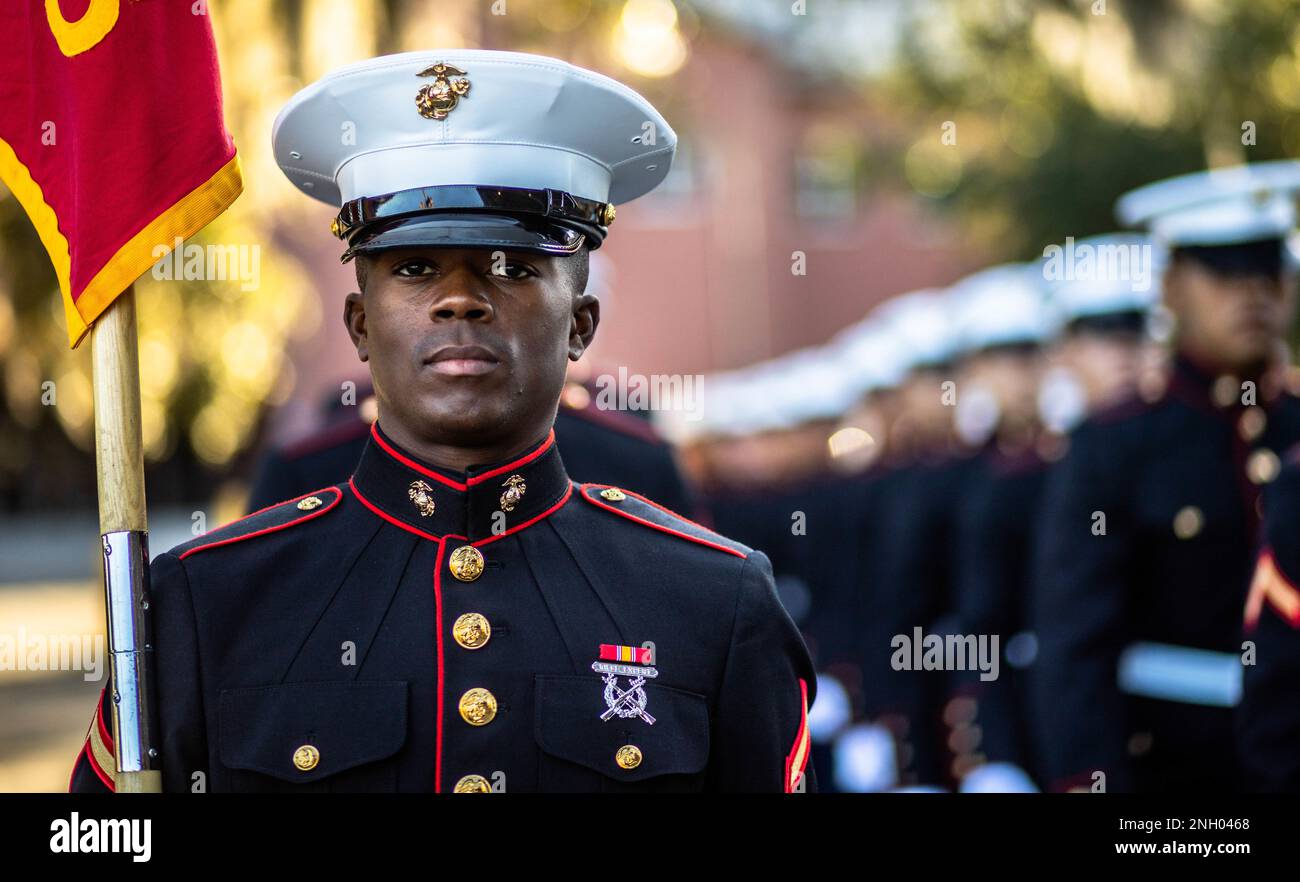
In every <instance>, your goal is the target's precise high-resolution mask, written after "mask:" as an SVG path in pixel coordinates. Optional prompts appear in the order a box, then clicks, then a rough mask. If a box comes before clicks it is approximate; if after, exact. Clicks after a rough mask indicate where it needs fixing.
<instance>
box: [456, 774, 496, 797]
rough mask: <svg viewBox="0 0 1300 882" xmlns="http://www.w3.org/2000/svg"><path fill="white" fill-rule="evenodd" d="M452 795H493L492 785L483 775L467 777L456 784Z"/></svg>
mask: <svg viewBox="0 0 1300 882" xmlns="http://www.w3.org/2000/svg"><path fill="white" fill-rule="evenodd" d="M451 792H452V793H491V792H492V785H491V784H489V783H488V779H487V778H484V777H483V776H482V775H466V776H465V777H464V778H461V779H460V780H459V781H457V782H456V786H455V787H453V788H452V791H451Z"/></svg>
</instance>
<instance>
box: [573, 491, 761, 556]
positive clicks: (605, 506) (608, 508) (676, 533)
mask: <svg viewBox="0 0 1300 882" xmlns="http://www.w3.org/2000/svg"><path fill="white" fill-rule="evenodd" d="M611 486H612V485H610V484H591V483H588V484H583V485H582V490H583V492H582V494H581V495H582V498H583V499H585V500H587V501H588V502H590V503H591V504H592V505H594V506H596V507H597V508H603V509H605V510H606V511H612V512H614V514H617V515H621V516H623V517H625V518H627V519H628V520H629V521H636V522H637V523H638V524H642V525H644V526H647V527H650V528H651V529H654V530H658V531H659V532H661V533H667V534H668V535H670V536H677V537H678V538H680V539H686V540H689V541H691V542H695V543H697V544H699V545H706V546H708V547H709V548H716V549H717V550H718V551H725V552H727V554H734V555H735V556H736V557H738V558H740V559H741V560H745V559H746V558H747V557H748V555H746V554H745V553H744V552H741V551H737V550H736V549H734V548H728V547H727V546H726V545H719V544H718V543H716V542H710V541H709V540H708V539H702V538H700V537H699V536H692V535H691V534H690V533H683V532H681V531H680V530H674V529H672V528H671V527H665V526H663V525H662V524H656V523H655V522H654V521H647V520H646V519H645V518H639V517H637V516H636V515H634V514H630V513H629V512H626V511H624V510H623V509H621V508H616V507H615V506H612V505H608V504H606V503H604V502H598V501H597V500H595V499H593V498H591V497H590V496H588V495H587V493H586V490H587V488H588V487H591V488H593V489H606V488H609V487H611ZM614 489H616V490H618V491H619V492H621V493H624V494H626V495H628V496H633V497H636V498H637V499H639V500H641V501H642V502H644V503H645V504H646V505H649V506H651V507H652V508H657V509H659V510H660V511H662V512H664V513H665V514H670V515H672V516H673V517H675V518H677V519H678V520H682V521H685V522H686V523H688V524H691V525H692V526H695V527H699V528H700V529H701V530H705V531H707V532H709V533H712V532H714V531H713V530H710V529H709V528H708V527H706V526H704V525H703V524H697V523H695V521H693V520H691V519H690V518H686V517H682V516H681V515H679V514H678V513H677V512H675V511H673V510H672V509H668V508H664V507H663V506H662V505H660V504H659V503H657V502H652V501H651V500H649V499H646V498H645V497H644V496H642V495H641V494H640V493H633V492H632V491H631V490H627V489H625V488H623V487H616V488H614Z"/></svg>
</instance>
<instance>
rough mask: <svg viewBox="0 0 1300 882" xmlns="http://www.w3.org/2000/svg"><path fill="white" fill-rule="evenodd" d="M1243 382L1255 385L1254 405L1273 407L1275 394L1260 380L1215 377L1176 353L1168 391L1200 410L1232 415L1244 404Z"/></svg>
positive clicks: (1205, 367)
mask: <svg viewBox="0 0 1300 882" xmlns="http://www.w3.org/2000/svg"><path fill="white" fill-rule="evenodd" d="M1246 381H1251V382H1254V383H1255V384H1256V389H1255V402H1256V403H1257V404H1259V405H1262V406H1263V407H1264V408H1265V409H1267V408H1268V407H1270V406H1271V405H1272V404H1273V402H1274V400H1275V399H1276V398H1277V392H1278V390H1277V389H1275V388H1273V387H1272V385H1271V384H1269V383H1267V382H1265V381H1264V380H1263V379H1262V378H1260V377H1256V376H1240V377H1239V376H1236V375H1234V374H1229V373H1217V372H1216V371H1214V370H1213V369H1212V368H1211V367H1210V366H1209V365H1207V364H1205V363H1204V362H1203V361H1200V360H1198V359H1195V358H1193V357H1192V356H1190V355H1189V354H1187V353H1186V352H1182V351H1179V352H1177V353H1176V354H1175V356H1174V362H1173V367H1172V370H1171V372H1170V378H1169V391H1170V392H1171V393H1173V394H1174V395H1176V396H1178V397H1179V398H1181V399H1183V400H1184V401H1185V402H1187V403H1188V404H1191V405H1193V406H1195V407H1197V408H1199V409H1201V410H1207V411H1210V412H1217V413H1223V414H1226V415H1235V414H1236V413H1237V412H1238V411H1240V410H1241V408H1242V407H1244V406H1245V404H1246V402H1244V401H1243V395H1244V393H1245V390H1244V389H1243V383H1245V382H1246Z"/></svg>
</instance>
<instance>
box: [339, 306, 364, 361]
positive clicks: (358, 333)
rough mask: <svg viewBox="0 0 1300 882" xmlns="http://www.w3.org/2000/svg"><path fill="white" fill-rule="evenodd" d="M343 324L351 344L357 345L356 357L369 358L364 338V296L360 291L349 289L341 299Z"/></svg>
mask: <svg viewBox="0 0 1300 882" xmlns="http://www.w3.org/2000/svg"><path fill="white" fill-rule="evenodd" d="M343 324H345V325H347V328H348V336H349V337H351V338H352V345H353V346H355V347H357V358H359V359H361V360H362V361H369V360H370V352H369V350H368V341H367V338H366V298H365V295H363V294H362V293H361V292H360V291H351V292H349V293H348V296H347V297H345V298H344V299H343Z"/></svg>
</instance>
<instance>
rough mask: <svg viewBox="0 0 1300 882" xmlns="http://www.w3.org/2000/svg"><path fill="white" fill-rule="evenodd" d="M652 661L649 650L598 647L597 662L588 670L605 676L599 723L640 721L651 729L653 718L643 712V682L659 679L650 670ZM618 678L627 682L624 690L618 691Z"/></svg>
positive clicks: (633, 647)
mask: <svg viewBox="0 0 1300 882" xmlns="http://www.w3.org/2000/svg"><path fill="white" fill-rule="evenodd" d="M653 660H654V650H653V649H652V648H651V647H649V646H615V645H613V644H611V643H602V644H600V661H594V662H592V663H591V669H592V670H593V671H595V672H596V673H598V674H604V675H605V705H606V710H605V712H604V713H603V714H601V715H600V718H601V719H602V720H605V721H606V722H608V721H609V720H610V719H612V718H614V717H619V718H620V719H628V718H629V717H640V718H641V719H643V720H645V721H646V722H647V723H649V724H650V725H651V726H653V725H654V724H655V718H654V717H652V716H650V714H648V713H646V709H645V705H646V695H645V681H646V678H649V679H651V680H653V679H654V678H655V677H658V676H659V672H658V671H657V670H655V669H654V668H653V667H651V662H652V661H653ZM628 662H634V664H628ZM619 677H628V678H629V679H630V682H629V683H628V684H627V688H626V689H620V688H619V685H618V678H619Z"/></svg>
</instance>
